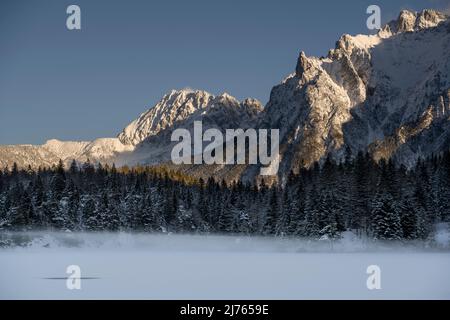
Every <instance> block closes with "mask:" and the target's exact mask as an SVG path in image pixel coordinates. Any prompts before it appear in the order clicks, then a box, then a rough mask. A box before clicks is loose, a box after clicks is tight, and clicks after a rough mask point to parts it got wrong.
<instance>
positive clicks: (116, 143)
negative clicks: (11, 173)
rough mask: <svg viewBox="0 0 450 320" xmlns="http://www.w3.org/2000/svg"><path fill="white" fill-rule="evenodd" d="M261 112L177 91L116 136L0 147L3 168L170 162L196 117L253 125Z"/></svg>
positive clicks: (210, 124) (207, 124)
mask: <svg viewBox="0 0 450 320" xmlns="http://www.w3.org/2000/svg"><path fill="white" fill-rule="evenodd" d="M261 110H262V106H261V103H260V102H259V101H257V100H255V99H245V100H244V101H243V102H239V101H238V100H237V99H235V98H234V97H232V96H230V95H228V94H227V93H224V94H222V95H219V96H214V95H212V94H210V93H208V92H206V91H199V90H197V91H194V90H190V89H183V90H178V91H177V90H172V91H171V92H170V93H169V94H167V95H165V96H164V97H163V98H162V99H161V101H159V102H158V103H157V104H156V105H155V106H153V107H152V108H150V109H149V110H148V111H146V112H145V113H143V114H142V115H140V116H139V118H138V119H136V120H135V121H133V122H132V123H130V124H129V125H128V126H127V127H126V128H125V129H124V130H123V131H122V132H121V133H120V134H119V135H118V137H117V138H101V139H96V140H94V141H81V142H74V141H59V140H56V139H52V140H49V141H47V142H46V143H45V144H43V145H39V146H33V145H17V146H0V168H2V167H6V166H9V167H11V166H12V165H13V164H14V162H15V163H17V164H18V166H19V167H27V166H29V165H30V166H31V167H35V168H36V167H39V166H47V167H49V166H52V165H55V164H57V163H58V162H59V159H62V160H63V161H64V162H65V163H66V164H69V162H71V161H72V160H73V159H75V160H77V161H78V162H84V161H87V160H88V159H89V160H90V161H92V162H94V163H95V162H102V163H116V164H117V165H137V164H142V165H145V164H155V163H159V162H165V161H169V160H170V154H171V148H172V146H173V143H171V141H170V137H171V132H172V130H173V129H176V128H180V127H183V128H186V129H189V130H192V128H193V123H194V121H199V120H201V121H202V122H203V127H204V128H205V129H207V128H217V129H223V130H224V129H228V128H248V127H250V126H252V125H253V124H254V123H255V121H256V118H257V117H258V115H259V114H260V112H261Z"/></svg>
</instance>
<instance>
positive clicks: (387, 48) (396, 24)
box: [258, 10, 450, 175]
mask: <svg viewBox="0 0 450 320" xmlns="http://www.w3.org/2000/svg"><path fill="white" fill-rule="evenodd" d="M449 89H450V24H449V20H448V18H447V17H446V16H445V15H443V14H441V13H438V12H436V11H433V10H425V11H423V12H421V13H415V12H410V11H403V12H401V14H400V15H399V18H398V19H397V20H396V21H393V22H391V23H389V24H388V25H386V26H385V27H384V28H383V29H382V30H380V32H379V33H378V34H377V35H372V36H366V35H358V36H350V35H344V36H342V37H341V39H340V40H339V41H338V42H337V45H336V48H335V49H333V50H330V52H329V54H328V56H327V57H326V58H314V57H307V56H306V55H305V54H304V53H303V52H302V53H301V54H300V57H299V59H298V63H297V67H296V72H295V73H294V74H292V75H290V76H288V77H287V78H286V79H285V80H284V81H283V82H282V83H281V84H280V85H278V86H276V87H274V88H273V90H272V92H271V97H270V101H269V103H268V104H267V106H266V108H265V110H264V112H263V114H262V116H261V122H260V123H259V124H258V126H260V127H270V128H280V130H281V131H280V136H281V147H280V149H281V150H282V151H281V153H282V163H281V172H280V175H286V174H287V173H288V172H289V171H290V170H293V171H298V170H299V168H301V167H302V166H310V165H312V164H313V163H314V162H316V161H319V160H321V159H323V158H324V157H326V156H327V155H328V154H332V155H334V156H335V157H336V158H337V159H342V158H343V157H344V155H345V154H346V153H347V154H353V155H355V154H356V153H357V152H358V151H367V150H369V151H370V152H371V153H372V154H373V156H374V157H375V158H376V159H377V160H379V159H381V158H386V159H388V158H394V159H396V160H397V161H398V162H400V163H405V164H407V165H412V164H413V163H414V162H415V161H416V160H417V159H418V158H419V157H425V156H429V155H431V154H432V153H436V152H439V151H441V150H442V149H443V148H445V147H448V145H449V131H448V130H447V129H448V124H447V123H448V116H449V112H450V107H449V98H450V91H449ZM430 141H431V142H432V143H430Z"/></svg>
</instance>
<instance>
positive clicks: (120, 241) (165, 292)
mask: <svg viewBox="0 0 450 320" xmlns="http://www.w3.org/2000/svg"><path fill="white" fill-rule="evenodd" d="M0 236H1V237H0V240H1V242H0V244H1V243H3V245H4V248H2V249H0V298H1V299H33V298H37V299H450V253H449V252H448V251H447V250H448V249H445V248H443V249H440V250H437V249H431V248H423V247H422V248H419V247H417V246H408V247H405V246H397V247H393V246H375V245H373V244H368V243H362V242H358V241H351V239H349V237H346V238H345V240H344V241H340V242H338V243H335V244H333V246H331V244H330V243H328V242H321V243H311V242H307V241H302V240H294V239H290V240H286V239H284V240H283V239H267V238H249V237H237V236H234V237H233V236H229V237H220V236H187V235H145V234H127V233H115V234H86V233H84V234H77V233H67V234H64V233H24V234H5V233H2V234H0ZM440 237H441V239H440V240H441V241H442V240H443V239H442V237H443V236H442V235H441V236H440ZM11 239H13V240H14V243H15V245H11V242H10V241H11ZM445 241H447V244H448V234H447V239H446V240H445V239H444V243H445ZM5 244H8V245H6V246H5ZM69 265H79V266H80V268H81V277H82V278H86V279H82V280H81V290H68V289H67V288H66V280H65V277H67V276H68V275H67V274H66V273H65V272H66V268H67V266H69ZM369 265H378V266H379V267H380V268H381V289H380V290H368V289H367V286H366V281H367V278H368V276H369V275H368V274H367V273H366V270H367V267H368V266H369ZM52 278H53V279H52ZM55 278H57V279H55Z"/></svg>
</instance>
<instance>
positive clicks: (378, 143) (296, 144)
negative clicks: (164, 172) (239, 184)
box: [0, 10, 450, 179]
mask: <svg viewBox="0 0 450 320" xmlns="http://www.w3.org/2000/svg"><path fill="white" fill-rule="evenodd" d="M449 112H450V22H449V19H448V16H446V15H444V14H442V13H439V12H437V11H434V10H424V11H422V12H420V13H417V12H412V11H407V10H405V11H402V12H401V13H400V15H399V17H398V19H397V20H394V21H392V22H390V23H388V24H387V25H386V26H384V27H383V28H382V29H381V30H380V31H379V32H378V33H377V34H376V35H357V36H350V35H343V36H342V37H341V38H340V39H339V41H338V42H337V44H336V47H335V48H334V49H332V50H330V51H329V53H328V55H327V56H326V57H325V58H315V57H308V56H306V54H305V53H303V52H302V53H301V54H300V56H299V58H298V61H297V66H296V68H295V72H294V73H293V74H291V75H289V76H288V77H287V78H286V79H284V80H283V81H282V83H281V84H279V85H277V86H275V87H274V88H273V89H272V92H271V95H270V100H269V102H268V104H267V105H266V107H265V108H264V109H262V107H261V105H260V104H259V102H257V101H256V100H252V99H248V100H245V101H243V102H239V101H237V100H236V99H234V98H232V97H231V96H229V95H227V94H223V95H220V96H217V97H215V96H213V95H211V94H209V93H207V92H204V91H193V90H181V91H172V92H170V93H169V94H167V95H166V96H164V97H163V99H162V100H161V101H160V102H159V103H158V104H156V105H155V106H154V107H153V108H151V109H149V110H148V111H147V112H145V113H143V114H142V115H141V116H140V117H139V118H138V119H136V120H135V121H133V122H132V123H131V124H130V125H128V126H127V127H126V128H125V129H124V130H123V131H122V132H121V133H120V134H119V135H118V137H117V138H111V139H107V140H100V141H96V142H91V143H87V144H86V145H84V144H81V145H79V147H80V149H78V147H73V145H70V147H67V148H62V149H61V147H59V149H58V150H59V151H58V152H56V151H55V148H48V147H44V146H42V147H36V146H18V147H17V148H16V149H14V147H12V146H7V147H1V146H0V154H2V156H1V157H0V166H2V165H3V166H4V165H5V164H8V165H11V161H12V159H16V160H24V159H25V160H27V161H31V160H33V161H32V162H34V163H39V162H42V163H52V162H54V160H55V159H57V158H59V157H61V155H67V157H66V159H70V158H72V157H76V158H77V159H80V160H82V159H86V158H88V157H90V158H91V160H94V161H100V160H102V161H107V162H116V163H118V164H119V165H121V164H128V165H134V164H155V163H161V162H167V161H169V159H170V149H171V147H172V146H173V143H171V142H170V133H171V132H172V130H174V129H176V128H178V127H184V128H187V129H190V128H192V125H193V121H195V120H202V121H203V122H204V129H207V128H210V127H216V128H219V129H225V128H247V127H255V128H275V129H280V139H281V141H280V143H281V145H280V156H281V165H280V171H279V176H280V177H283V176H286V174H287V173H288V172H289V171H291V170H293V171H294V172H295V171H298V170H299V169H300V168H301V167H303V166H310V165H312V164H313V163H314V162H316V161H320V160H322V159H324V157H326V156H327V155H328V154H332V155H333V156H334V157H335V158H337V159H342V158H343V157H344V156H345V155H346V154H353V155H355V154H356V153H357V152H358V151H369V152H370V153H371V154H372V155H373V157H374V158H375V159H376V160H379V159H381V158H386V159H388V158H393V159H395V160H396V161H397V162H398V163H403V164H406V165H408V166H411V165H413V164H414V163H415V162H416V160H417V159H418V158H419V157H427V156H430V155H431V154H434V153H438V152H440V151H442V150H444V149H446V148H449V146H450V122H449V121H448V120H449ZM106 142H107V143H106ZM105 143H106V146H105ZM81 146H82V147H81ZM49 150H50V151H49ZM61 150H63V151H64V152H61ZM45 152H47V153H45ZM5 155H6V156H7V157H8V159H6V160H5ZM11 155H14V156H13V157H11ZM34 157H35V158H34ZM25 160H24V161H22V162H25ZM185 169H186V168H185ZM186 170H189V171H190V172H192V173H193V174H196V175H206V176H210V175H214V176H217V177H230V176H232V177H233V179H235V178H239V177H245V178H246V179H252V178H254V176H255V175H256V172H257V170H256V169H255V167H254V166H250V167H246V168H242V167H239V170H236V166H229V167H227V168H224V167H220V168H219V169H217V168H216V167H213V168H211V166H195V167H188V168H187V169H186ZM229 172H234V174H232V175H229Z"/></svg>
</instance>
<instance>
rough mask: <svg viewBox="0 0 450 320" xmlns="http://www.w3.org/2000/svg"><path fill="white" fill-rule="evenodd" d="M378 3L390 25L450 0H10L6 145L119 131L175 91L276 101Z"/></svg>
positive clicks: (2, 41)
mask: <svg viewBox="0 0 450 320" xmlns="http://www.w3.org/2000/svg"><path fill="white" fill-rule="evenodd" d="M70 4H78V5H79V6H80V7H81V10H82V30H81V31H68V30H67V29H66V24H65V22H66V17H67V15H66V8H67V6H68V5H70ZM369 4H378V5H379V6H380V7H381V9H382V20H383V22H386V21H388V20H391V19H393V18H395V17H396V16H397V15H398V13H399V11H400V10H401V9H404V8H411V9H414V10H421V9H423V8H427V7H430V8H439V9H442V8H449V7H450V0H401V1H392V0H386V1H373V0H370V1H366V0H353V1H348V0H347V1H335V0H328V1H326V0H314V1H301V0H292V1H288V0H277V1H274V0H270V1H265V0H222V1H216V0H191V1H189V0H164V1H157V0H155V1H154V0H152V1H139V0H71V1H65V0H40V1H34V0H33V1H32V0H1V1H0V144H18V143H33V144H40V143H44V142H45V141H46V140H47V139H50V138H58V139H62V140H91V139H94V138H98V137H112V136H116V135H117V133H118V132H119V131H120V130H121V129H122V128H123V127H124V126H125V125H126V124H127V123H128V122H129V121H131V120H133V119H134V118H136V117H137V116H138V115H139V114H140V113H141V112H143V111H145V110H146V109H148V108H149V107H151V106H152V105H154V103H156V102H157V101H158V100H159V99H160V98H161V97H162V96H163V95H164V94H165V93H166V92H168V91H169V90H170V89H173V88H174V89H181V88H184V87H190V88H195V89H204V90H207V91H209V92H211V93H213V94H220V93H222V92H224V91H226V92H228V93H230V94H231V95H234V96H235V97H237V98H239V99H242V98H245V97H255V98H258V99H260V100H261V102H263V103H266V102H267V100H268V97H269V93H270V90H271V88H272V87H273V86H274V85H276V84H277V83H279V82H280V81H281V80H282V78H283V77H284V76H286V75H287V74H289V73H291V72H293V70H294V68H295V63H296V58H297V56H298V53H299V51H300V50H304V51H305V52H306V53H307V55H319V56H320V55H326V53H327V51H328V49H329V48H332V47H334V44H335V42H336V40H338V38H339V37H340V36H341V35H342V34H343V33H350V34H356V33H367V32H368V30H367V29H366V26H365V23H366V18H367V15H366V13H365V11H366V8H367V6H368V5H369Z"/></svg>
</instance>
